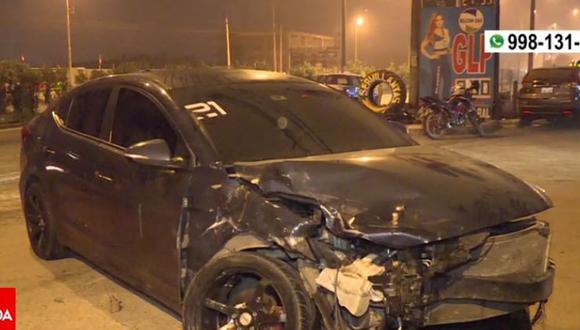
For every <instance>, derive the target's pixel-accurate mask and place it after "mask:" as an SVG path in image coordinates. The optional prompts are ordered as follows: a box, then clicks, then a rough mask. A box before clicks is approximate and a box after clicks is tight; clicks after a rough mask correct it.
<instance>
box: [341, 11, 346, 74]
mask: <svg viewBox="0 0 580 330" xmlns="http://www.w3.org/2000/svg"><path fill="white" fill-rule="evenodd" d="M340 1H341V2H342V3H341V7H342V15H341V16H342V17H341V22H340V24H341V35H340V39H341V41H340V72H344V68H345V67H346V0H340Z"/></svg>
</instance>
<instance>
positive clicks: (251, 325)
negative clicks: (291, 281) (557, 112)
mask: <svg viewBox="0 0 580 330" xmlns="http://www.w3.org/2000/svg"><path fill="white" fill-rule="evenodd" d="M248 275H249V276H251V277H252V278H254V279H256V282H255V283H256V285H255V286H254V287H252V288H248V289H244V290H242V291H241V292H238V293H237V297H231V296H230V294H234V295H236V293H235V288H236V286H237V285H240V283H241V280H242V278H243V277H244V276H248ZM202 302H203V303H202V307H203V311H202V313H201V317H202V322H203V323H204V325H207V323H209V324H211V325H210V327H212V328H213V325H215V329H219V330H237V329H243V330H250V329H255V330H281V329H284V328H285V326H286V322H287V321H286V318H287V314H286V308H285V306H284V303H283V301H282V299H281V295H280V293H279V292H278V290H276V288H275V287H274V286H273V284H272V283H271V281H269V280H268V279H267V278H265V277H263V276H260V275H258V274H255V273H254V272H252V273H250V274H248V273H247V272H244V273H229V274H228V273H222V274H220V276H219V277H218V279H217V280H216V281H215V282H214V285H212V287H211V288H210V289H209V290H208V291H207V293H206V294H205V296H204V297H202Z"/></svg>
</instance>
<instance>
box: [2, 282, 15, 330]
mask: <svg viewBox="0 0 580 330" xmlns="http://www.w3.org/2000/svg"><path fill="white" fill-rule="evenodd" d="M14 329H16V289H15V288H0V330H14Z"/></svg>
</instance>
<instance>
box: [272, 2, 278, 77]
mask: <svg viewBox="0 0 580 330" xmlns="http://www.w3.org/2000/svg"><path fill="white" fill-rule="evenodd" d="M277 48H278V44H277V42H276V0H272V52H273V53H272V56H273V62H272V63H273V64H274V71H278V52H277Z"/></svg>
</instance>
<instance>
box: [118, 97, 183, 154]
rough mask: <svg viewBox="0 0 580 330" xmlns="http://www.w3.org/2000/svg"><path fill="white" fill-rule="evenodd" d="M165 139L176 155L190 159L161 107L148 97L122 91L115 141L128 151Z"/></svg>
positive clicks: (119, 100)
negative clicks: (144, 143)
mask: <svg viewBox="0 0 580 330" xmlns="http://www.w3.org/2000/svg"><path fill="white" fill-rule="evenodd" d="M153 139H163V140H165V141H166V142H167V144H168V145H169V148H170V150H171V152H172V155H173V156H180V157H183V158H187V157H186V156H187V151H186V149H185V147H184V145H183V143H181V139H179V138H178V136H177V132H176V131H175V130H174V129H173V127H171V125H170V124H169V122H168V121H167V119H166V118H165V116H164V115H163V113H162V112H161V110H160V109H159V108H158V107H157V105H156V104H155V103H154V102H153V101H151V99H149V98H148V97H146V96H145V95H143V94H141V93H139V92H137V91H134V90H132V89H125V88H124V89H121V91H120V93H119V99H118V101H117V107H116V109H115V117H114V119H113V131H112V134H111V142H112V143H113V144H116V145H118V146H121V147H125V148H128V147H130V146H132V145H134V144H136V143H139V142H143V141H147V140H153Z"/></svg>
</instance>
